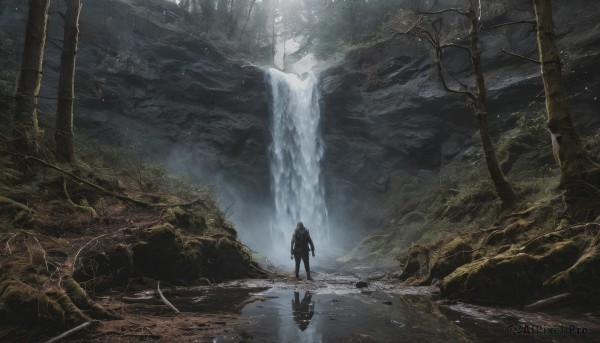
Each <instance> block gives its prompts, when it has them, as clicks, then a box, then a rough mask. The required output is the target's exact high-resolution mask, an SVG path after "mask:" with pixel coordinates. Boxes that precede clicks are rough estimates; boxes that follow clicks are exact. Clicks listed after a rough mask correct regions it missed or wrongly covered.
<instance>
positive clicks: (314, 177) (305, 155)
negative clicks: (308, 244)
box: [268, 69, 329, 258]
mask: <svg viewBox="0 0 600 343" xmlns="http://www.w3.org/2000/svg"><path fill="white" fill-rule="evenodd" d="M268 81H269V83H270V85H271V98H270V101H271V104H270V105H271V134H272V137H273V141H272V143H271V146H270V157H269V158H270V169H271V187H272V192H273V196H274V202H275V216H274V218H273V219H272V221H271V227H270V229H271V240H272V242H273V247H274V252H275V253H276V255H277V257H278V258H279V257H282V256H283V254H286V255H287V254H289V246H290V241H291V237H292V233H293V231H294V229H295V227H296V223H297V222H299V221H301V222H303V223H304V225H305V226H306V227H307V228H308V229H309V230H310V233H311V236H312V238H313V241H314V242H315V245H316V246H317V248H315V250H317V251H326V247H327V246H328V245H329V223H328V218H327V207H326V204H325V196H324V190H323V184H322V175H321V159H322V158H323V152H324V144H323V139H322V137H321V133H320V130H319V129H320V111H319V103H318V101H319V97H318V90H317V78H316V77H315V75H314V74H313V73H312V72H309V73H306V74H304V76H303V77H300V76H298V75H296V74H286V73H282V72H280V71H278V70H276V69H270V70H269V71H268Z"/></svg>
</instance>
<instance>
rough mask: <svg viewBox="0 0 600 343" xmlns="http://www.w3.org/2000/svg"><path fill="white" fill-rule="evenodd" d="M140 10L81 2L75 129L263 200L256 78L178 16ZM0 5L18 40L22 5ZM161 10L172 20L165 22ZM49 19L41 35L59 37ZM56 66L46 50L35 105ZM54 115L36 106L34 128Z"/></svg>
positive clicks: (262, 126) (262, 91)
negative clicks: (38, 116) (38, 117)
mask: <svg viewBox="0 0 600 343" xmlns="http://www.w3.org/2000/svg"><path fill="white" fill-rule="evenodd" d="M141 3H144V2H142V1H121V0H107V1H93V0H83V1H82V5H83V7H82V12H81V19H80V29H81V34H80V37H81V38H80V39H81V40H80V44H79V52H78V56H77V73H76V80H75V83H76V84H75V86H76V99H77V100H76V102H75V114H76V115H75V127H76V129H77V130H78V131H79V132H83V133H85V134H86V135H88V136H91V138H92V139H99V140H101V141H103V142H110V143H116V144H117V145H121V146H123V147H126V148H128V147H133V148H132V150H133V151H134V152H138V153H139V154H141V155H142V156H143V157H146V158H150V159H152V160H157V161H164V162H166V163H167V164H168V166H169V167H171V169H175V170H177V171H180V172H186V173H188V174H189V175H190V177H191V178H192V180H202V181H205V182H208V183H217V184H219V183H220V182H219V181H220V180H227V181H228V182H229V183H230V184H231V185H232V186H234V187H235V188H239V189H240V190H241V191H242V192H245V193H251V194H253V195H254V196H259V197H263V198H264V197H267V196H268V193H269V187H268V180H269V179H268V162H267V144H268V140H269V133H268V128H267V126H268V122H269V119H268V118H269V116H268V103H267V95H266V87H265V84H264V76H263V71H262V70H261V69H259V68H257V67H253V66H250V65H246V66H244V65H243V63H242V62H233V61H231V60H229V59H227V58H226V57H225V56H224V55H223V54H222V53H221V52H220V51H218V50H217V49H216V48H215V47H214V46H213V45H212V44H209V43H207V42H206V41H203V40H201V39H199V38H195V37H193V36H192V35H190V30H191V26H189V25H187V24H186V23H185V21H184V15H183V13H180V12H178V11H179V10H178V9H177V7H176V6H175V7H174V8H171V7H170V6H171V5H170V3H169V2H165V4H164V6H163V5H161V6H162V7H164V8H162V7H161V8H158V7H156V6H154V5H148V6H149V7H147V8H145V7H141V6H140V5H139V4H141ZM13 5H14V6H13ZM1 6H2V8H4V10H3V11H2V12H0V23H2V26H3V30H7V31H11V32H10V33H9V36H14V37H22V36H23V34H21V33H19V34H14V33H15V32H21V31H22V30H24V29H25V27H24V25H23V23H22V21H21V20H20V19H23V18H24V17H25V16H26V11H27V6H26V5H24V4H22V2H21V1H17V0H9V1H7V2H6V4H5V3H3V4H2V5H1ZM57 6H58V7H60V8H59V9H60V10H64V8H62V7H64V6H63V5H62V4H57ZM152 6H154V7H152ZM173 6H174V5H173ZM155 7H156V8H155ZM159 7H160V6H159ZM163 10H167V12H169V11H171V12H173V13H175V14H177V15H178V16H180V18H179V19H177V21H176V22H175V23H169V20H167V19H169V18H166V17H165V16H164V14H163ZM51 12H52V13H51V18H50V24H49V25H50V27H49V33H48V36H49V37H62V24H61V22H62V19H61V18H60V17H59V16H58V12H57V11H55V10H53V11H51ZM171 19H172V18H171ZM21 44H22V42H19V41H17V42H16V45H15V46H21ZM59 65H60V51H59V50H58V49H57V48H56V47H55V46H54V45H52V44H48V45H47V48H46V57H45V63H44V78H43V85H42V90H41V95H43V96H44V97H47V98H56V88H57V85H58V71H59ZM55 106H56V105H55V100H52V99H44V100H43V101H42V103H41V105H40V108H41V113H42V114H41V117H42V120H43V121H44V122H45V123H47V124H46V125H48V126H51V127H52V126H53V125H54V124H53V123H54V114H55V113H54V112H55V110H54V109H55Z"/></svg>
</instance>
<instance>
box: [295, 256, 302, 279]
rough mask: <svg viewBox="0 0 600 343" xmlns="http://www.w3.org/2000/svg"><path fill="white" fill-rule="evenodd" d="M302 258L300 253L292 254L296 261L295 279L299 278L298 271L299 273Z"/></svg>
mask: <svg viewBox="0 0 600 343" xmlns="http://www.w3.org/2000/svg"><path fill="white" fill-rule="evenodd" d="M301 258H302V256H301V255H300V254H294V260H295V262H296V279H298V278H300V275H299V274H298V273H300V259H301Z"/></svg>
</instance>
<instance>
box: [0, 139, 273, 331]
mask: <svg viewBox="0 0 600 343" xmlns="http://www.w3.org/2000/svg"><path fill="white" fill-rule="evenodd" d="M79 146H80V148H81V149H80V150H79V152H80V160H79V161H78V162H77V163H76V164H75V165H74V166H71V165H60V166H59V165H56V164H54V163H52V162H46V161H52V158H51V157H46V158H45V159H44V158H40V159H36V158H28V159H27V160H26V161H27V163H28V164H29V168H31V169H30V170H29V173H28V174H23V173H21V172H19V171H18V168H16V166H15V165H14V164H13V162H14V161H15V155H14V154H11V153H10V152H8V153H5V154H3V156H2V167H1V168H0V194H1V195H0V227H1V230H0V323H1V324H0V340H2V341H22V340H23V339H26V340H31V339H33V340H35V339H40V338H42V337H48V336H50V335H52V334H57V333H59V332H62V331H65V330H67V329H68V328H71V327H74V326H76V325H78V324H81V323H84V322H88V321H91V320H98V319H110V320H117V322H115V323H118V322H119V320H121V321H122V320H124V318H125V317H124V316H123V315H124V312H123V311H128V309H127V306H121V307H115V306H112V305H111V304H110V303H105V302H103V301H102V299H101V298H94V297H93V296H94V295H97V294H106V292H128V291H132V290H135V289H146V288H148V287H150V288H156V285H157V282H158V281H159V280H162V281H163V282H165V283H166V285H186V286H193V285H207V284H211V283H213V282H220V281H223V280H228V279H239V278H246V277H254V278H256V277H264V276H265V273H264V271H263V270H262V269H261V268H260V267H258V265H257V264H256V263H255V262H254V261H253V260H252V255H251V252H250V251H249V250H248V249H247V248H246V247H245V246H244V245H243V244H241V243H240V242H239V241H238V239H237V232H236V230H235V229H234V227H233V224H231V223H230V222H229V221H228V220H227V214H225V213H223V212H222V211H221V210H220V208H219V205H218V204H217V202H216V200H215V197H214V194H213V193H212V190H211V189H208V188H203V187H192V186H190V185H189V183H188V182H187V180H186V179H185V178H183V177H179V176H174V175H170V174H168V173H167V172H166V170H165V168H164V167H163V166H162V165H160V164H148V163H142V162H141V161H140V160H139V159H138V158H136V157H135V155H131V154H128V153H126V152H125V151H123V149H119V148H107V147H104V148H102V147H98V146H95V145H94V144H92V143H90V142H88V143H85V142H80V145H79ZM18 158H21V157H18ZM165 283H164V284H165ZM217 317H218V316H217ZM217 317H214V318H213V317H210V316H209V317H207V318H196V319H194V320H196V321H197V324H198V325H200V326H201V325H204V324H206V323H207V322H210V321H215V320H216V321H221V320H217V319H215V318H217ZM195 323H196V322H195ZM202 323H204V324H202ZM115 325H117V324H115ZM164 325H165V327H167V326H173V325H174V326H175V327H176V324H174V323H171V324H169V323H165V324H164ZM111 330H112V329H111ZM147 331H148V330H146V334H149V335H151V334H150V333H148V332H147Z"/></svg>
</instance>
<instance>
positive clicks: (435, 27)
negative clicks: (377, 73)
mask: <svg viewBox="0 0 600 343" xmlns="http://www.w3.org/2000/svg"><path fill="white" fill-rule="evenodd" d="M400 13H402V12H400ZM446 13H454V14H459V15H461V16H462V17H464V18H466V19H468V21H469V24H470V29H469V45H468V46H467V45H460V44H455V43H446V44H444V43H443V42H442V39H441V37H440V35H441V31H442V27H441V25H442V24H441V23H442V19H441V17H440V16H442V15H444V14H446ZM426 15H429V16H434V18H437V19H430V18H426V17H425V16H426ZM400 16H401V15H400ZM427 25H428V26H429V27H430V29H427V28H426V26H427ZM478 28H479V17H478V15H477V11H476V9H475V8H474V4H473V2H470V6H469V8H468V9H466V10H462V9H456V8H449V9H444V10H440V11H436V12H425V13H422V14H421V17H420V18H419V19H418V20H417V21H416V23H415V24H414V25H413V26H412V27H411V28H410V29H409V30H408V31H406V32H403V33H410V32H416V33H417V34H419V35H420V36H421V37H422V38H424V39H425V40H426V41H427V42H429V43H430V44H431V45H432V46H433V47H434V49H435V52H436V66H437V71H438V74H439V76H440V80H441V83H442V86H443V88H444V90H446V91H447V92H451V93H456V94H460V95H463V96H465V97H466V98H467V99H468V104H469V105H470V107H471V108H472V110H473V113H474V114H475V121H476V123H477V128H478V130H479V137H480V139H481V145H482V150H483V156H484V158H485V163H486V166H487V170H488V172H489V175H490V178H491V180H492V182H493V184H494V188H495V190H496V193H497V194H498V197H499V198H500V199H501V200H502V203H503V204H504V205H506V206H511V205H513V204H514V203H515V202H516V201H517V200H518V198H519V196H518V194H517V193H516V192H515V190H514V189H513V187H512V185H511V184H510V182H509V181H508V180H507V179H506V177H505V175H504V173H502V169H501V168H500V164H499V163H498V157H497V156H496V149H495V148H494V144H493V141H492V138H491V136H490V133H489V128H488V126H489V125H488V108H487V99H486V98H487V95H486V94H487V89H486V86H485V78H484V74H483V67H482V63H481V47H480V42H479V32H478ZM446 49H460V50H463V51H465V52H466V53H467V54H468V56H469V59H470V61H471V67H472V69H473V73H474V77H475V84H474V86H473V87H469V86H468V85H465V84H463V83H462V82H460V81H458V79H456V81H457V82H458V83H459V84H460V88H459V89H456V88H453V87H451V86H450V85H449V84H448V83H447V82H446V79H445V77H444V74H445V72H444V62H443V52H444V51H445V50H446Z"/></svg>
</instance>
